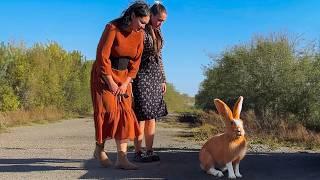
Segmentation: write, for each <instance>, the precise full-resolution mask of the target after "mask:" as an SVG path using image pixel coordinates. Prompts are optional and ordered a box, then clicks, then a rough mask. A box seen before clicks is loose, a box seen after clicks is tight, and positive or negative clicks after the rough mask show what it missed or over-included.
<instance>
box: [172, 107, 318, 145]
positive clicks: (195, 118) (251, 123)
mask: <svg viewBox="0 0 320 180" xmlns="http://www.w3.org/2000/svg"><path fill="white" fill-rule="evenodd" d="M241 117H242V120H243V122H244V128H245V131H246V134H247V138H248V140H249V142H250V144H265V145H268V146H269V147H270V148H271V149H276V148H278V147H291V148H299V149H301V148H302V149H305V150H319V149H320V133H317V132H313V131H310V130H308V129H306V128H305V127H304V126H303V125H302V124H301V123H299V122H296V121H289V120H285V119H279V120H274V119H273V121H276V123H273V124H271V123H268V122H265V121H259V120H258V119H257V117H256V116H255V115H254V113H253V112H252V111H248V112H244V113H242V114H241ZM176 122H177V123H181V122H182V123H189V124H190V125H189V127H193V128H192V132H193V137H192V139H193V140H195V141H206V140H208V139H209V138H210V137H212V136H214V135H216V134H218V133H222V132H224V122H223V119H222V117H221V116H219V115H218V114H217V113H215V112H212V111H210V112H203V111H199V110H198V111H192V112H187V113H182V114H180V115H179V117H178V118H177V119H176Z"/></svg>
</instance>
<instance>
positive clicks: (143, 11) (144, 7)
mask: <svg viewBox="0 0 320 180" xmlns="http://www.w3.org/2000/svg"><path fill="white" fill-rule="evenodd" d="M133 13H134V15H135V16H136V17H145V16H149V15H150V10H149V6H148V4H146V3H145V2H144V1H135V2H134V3H133V4H131V5H130V6H129V7H128V9H126V10H125V11H123V12H122V15H121V16H120V17H119V18H117V19H114V20H112V21H111V23H114V24H115V25H116V26H117V27H118V28H119V29H120V30H126V29H127V28H128V26H129V25H130V24H131V21H132V19H131V15H132V14H133Z"/></svg>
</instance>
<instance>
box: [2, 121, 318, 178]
mask: <svg viewBox="0 0 320 180" xmlns="http://www.w3.org/2000/svg"><path fill="white" fill-rule="evenodd" d="M188 133H189V132H188V129H187V128H179V127H173V126H171V125H170V126H168V125H166V124H165V123H159V127H158V128H157V135H156V139H155V148H156V150H157V151H158V152H159V155H160V157H161V161H160V162H153V163H144V164H143V163H139V164H138V165H139V167H140V169H139V170H135V171H124V170H118V169H115V168H113V167H111V168H102V167H100V166H99V164H98V163H97V162H96V160H95V159H92V153H93V149H94V136H93V135H94V129H93V122H92V119H91V118H83V119H73V120H66V121H61V122H58V123H53V124H43V125H34V126H27V127H18V128H12V129H10V131H9V132H8V133H2V134H0V179H79V178H80V179H181V180H186V179H227V176H228V175H227V173H226V172H225V173H224V175H225V177H223V178H215V177H213V176H211V175H208V174H206V173H204V172H203V171H201V169H200V167H199V161H198V151H199V148H200V147H201V146H200V145H199V144H197V143H196V142H191V141H189V140H187V138H186V139H184V138H182V137H184V136H183V135H186V136H185V137H187V134H188ZM130 146H132V144H130ZM106 147H107V148H106V150H107V151H108V152H109V155H110V158H111V159H112V160H113V161H115V159H116V153H115V145H114V142H113V141H108V143H107V145H106ZM132 155H133V154H132V153H129V157H132ZM240 172H241V174H242V175H243V178H241V179H243V180H245V179H249V180H255V179H257V180H258V179H259V180H277V179H279V180H298V179H299V180H300V179H312V180H315V179H320V154H319V153H272V152H268V153H263V152H258V153H250V152H249V153H248V154H247V156H246V157H245V159H244V160H243V161H242V162H241V164H240Z"/></svg>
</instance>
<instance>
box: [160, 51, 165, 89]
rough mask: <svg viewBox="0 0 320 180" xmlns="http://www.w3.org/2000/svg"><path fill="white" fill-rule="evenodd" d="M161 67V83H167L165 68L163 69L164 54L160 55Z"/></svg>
mask: <svg viewBox="0 0 320 180" xmlns="http://www.w3.org/2000/svg"><path fill="white" fill-rule="evenodd" d="M159 66H160V71H161V82H162V83H166V81H167V80H166V75H165V72H164V67H163V62H162V52H160V54H159Z"/></svg>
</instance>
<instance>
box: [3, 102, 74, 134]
mask: <svg viewBox="0 0 320 180" xmlns="http://www.w3.org/2000/svg"><path fill="white" fill-rule="evenodd" d="M72 116H74V115H72V114H69V113H66V112H63V111H61V110H58V109H56V108H44V109H34V110H30V111H26V110H19V111H14V112H1V113H0V132H6V131H7V129H8V128H10V127H17V126H22V125H23V126H25V125H32V124H46V123H50V122H56V121H59V120H61V119H64V118H68V117H72Z"/></svg>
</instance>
